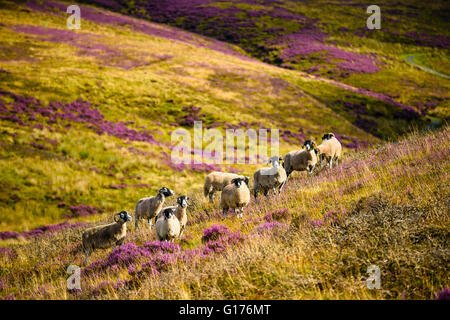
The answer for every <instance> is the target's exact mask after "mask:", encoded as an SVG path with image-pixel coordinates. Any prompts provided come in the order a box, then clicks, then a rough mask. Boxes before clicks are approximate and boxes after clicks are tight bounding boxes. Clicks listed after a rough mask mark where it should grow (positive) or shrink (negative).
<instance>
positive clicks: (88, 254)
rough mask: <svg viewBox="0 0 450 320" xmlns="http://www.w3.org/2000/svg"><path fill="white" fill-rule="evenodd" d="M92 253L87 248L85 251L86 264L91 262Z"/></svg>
mask: <svg viewBox="0 0 450 320" xmlns="http://www.w3.org/2000/svg"><path fill="white" fill-rule="evenodd" d="M90 254H91V252H90V250H89V249H87V250H85V251H84V255H85V258H84V264H85V265H88V264H89V256H90Z"/></svg>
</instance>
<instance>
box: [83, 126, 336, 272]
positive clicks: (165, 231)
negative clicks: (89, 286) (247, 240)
mask: <svg viewBox="0 0 450 320" xmlns="http://www.w3.org/2000/svg"><path fill="white" fill-rule="evenodd" d="M302 149H304V150H294V151H291V152H289V153H287V154H286V155H285V157H284V158H279V157H278V156H274V157H271V158H270V159H269V162H268V164H269V165H271V166H270V167H263V168H260V169H258V170H257V171H256V172H255V173H254V176H253V190H252V191H253V195H254V197H255V200H257V197H258V193H259V191H262V192H263V193H264V195H265V196H266V197H267V196H268V192H269V191H270V190H272V191H273V194H274V196H276V195H280V194H281V192H282V189H283V187H284V186H285V184H286V183H287V181H288V178H289V176H290V174H291V173H292V172H293V171H306V172H307V174H308V176H310V175H311V174H313V172H314V171H315V169H320V168H323V167H324V166H327V167H328V168H330V169H331V168H332V165H333V162H334V163H335V165H337V164H338V161H339V160H340V158H341V153H342V146H341V143H340V142H339V141H338V140H337V139H336V137H335V136H334V134H333V133H326V134H324V135H323V137H322V143H321V144H320V145H318V146H317V145H316V143H315V142H314V141H313V140H306V141H305V142H304V143H303V145H302ZM324 160H325V161H324ZM281 162H282V164H281ZM324 162H325V163H324ZM249 181H250V179H249V177H246V176H242V175H237V174H234V173H228V172H219V171H214V172H211V173H209V174H208V175H207V176H206V178H205V183H204V187H203V190H204V196H205V198H208V199H209V201H210V202H213V197H214V193H215V192H216V191H218V192H220V193H221V195H220V202H219V203H220V208H221V209H222V212H223V219H225V218H226V214H227V212H228V211H229V209H233V210H234V212H235V213H236V217H237V218H242V217H243V214H244V208H245V207H246V206H247V205H248V204H249V203H250V198H251V195H250V186H249ZM174 194H175V193H174V191H173V190H171V189H169V188H167V187H162V188H161V189H159V191H158V193H157V194H156V195H155V196H150V197H146V198H142V199H140V200H138V202H137V203H136V210H135V217H134V218H135V230H138V228H139V226H138V224H139V221H140V220H142V219H145V220H147V222H148V224H149V230H150V232H152V225H153V219H155V235H156V239H157V240H158V241H171V242H173V241H174V240H175V239H180V238H181V236H182V234H183V232H184V231H185V228H186V223H187V220H188V215H187V207H188V201H189V200H190V199H189V197H187V196H186V195H181V196H179V197H178V198H177V205H176V206H166V207H165V206H164V203H165V200H166V198H169V197H171V196H173V195H174ZM131 220H132V217H131V216H130V215H129V214H128V212H127V211H121V212H120V213H117V214H115V216H114V223H110V224H106V225H100V226H96V227H92V228H88V229H86V230H85V231H84V232H83V234H82V246H81V247H82V248H83V251H84V253H85V263H86V264H87V263H89V255H90V254H91V253H92V251H93V250H95V249H108V248H113V249H114V248H115V246H116V245H117V246H120V245H122V243H123V241H124V239H125V237H126V234H127V227H126V223H127V222H128V221H131Z"/></svg>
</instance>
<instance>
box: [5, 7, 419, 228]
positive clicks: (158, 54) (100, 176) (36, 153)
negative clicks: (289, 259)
mask: <svg viewBox="0 0 450 320" xmlns="http://www.w3.org/2000/svg"><path fill="white" fill-rule="evenodd" d="M58 6H59V7H55V8H56V9H54V10H48V11H42V9H41V8H40V7H39V6H37V7H36V6H34V5H26V4H14V3H12V2H5V1H3V2H2V6H1V9H0V15H1V18H2V25H1V26H0V33H1V36H2V37H1V39H2V40H1V46H2V53H1V54H2V57H1V59H0V69H1V72H0V78H1V88H0V89H1V93H0V102H1V108H2V115H1V119H0V121H1V125H2V130H1V135H0V141H1V146H2V147H1V148H0V152H1V157H0V167H1V172H2V173H1V181H2V184H3V185H4V186H5V188H2V191H1V192H0V208H1V210H2V212H3V213H5V218H4V219H2V220H1V221H0V227H1V230H10V231H27V230H30V229H32V228H34V227H37V226H40V225H44V224H48V223H56V222H60V221H61V220H63V219H65V218H66V217H73V219H75V220H76V221H79V220H86V219H88V220H89V217H87V218H86V217H81V218H78V216H80V215H81V216H83V215H89V214H90V213H96V212H100V211H103V212H111V211H113V210H117V208H125V209H131V208H133V207H134V204H135V202H136V200H137V199H139V198H141V197H143V196H148V195H151V194H154V193H155V192H156V190H158V189H159V188H160V187H161V186H162V185H167V186H170V187H171V188H173V189H174V190H176V191H177V192H179V193H185V192H187V191H188V190H190V189H191V188H197V187H199V186H200V185H201V183H202V181H203V177H204V174H205V172H209V171H211V170H213V169H222V170H232V169H230V167H231V166H228V165H215V166H208V165H194V166H189V165H188V166H187V167H185V168H183V167H179V166H175V165H174V164H173V163H172V162H171V161H170V154H171V152H170V142H171V140H170V137H171V136H170V134H171V133H172V132H173V131H174V130H176V129H177V128H179V127H184V128H187V129H189V130H191V132H192V129H191V127H192V124H193V120H202V121H203V126H204V128H208V127H217V128H218V129H220V130H223V131H224V130H225V129H226V128H244V129H245V128H254V129H258V128H269V129H270V128H274V129H280V130H281V131H280V140H281V146H280V153H281V154H284V153H286V152H287V151H288V150H292V148H298V146H299V145H300V144H301V143H302V142H303V140H304V139H306V138H309V137H313V138H315V139H318V138H319V137H321V136H322V134H323V132H327V131H335V132H337V133H338V134H339V138H340V139H341V140H342V142H343V144H344V147H346V148H347V151H349V152H351V151H352V149H353V150H354V149H355V148H358V147H364V146H367V145H368V144H370V143H374V142H376V141H379V138H378V137H379V136H382V135H386V136H392V135H393V134H395V133H397V132H399V131H401V130H404V128H407V126H408V124H409V123H410V122H409V120H410V118H409V113H408V111H407V109H404V108H403V106H396V105H392V104H389V103H387V102H385V101H383V100H379V99H376V98H372V97H367V96H364V95H360V94H357V93H353V92H351V91H349V90H346V89H343V88H338V87H336V86H334V85H331V84H328V83H326V82H323V81H320V80H314V79H310V78H307V77H305V76H303V75H302V74H299V73H297V72H295V71H291V70H285V69H281V68H277V67H274V66H271V65H267V64H264V63H261V62H258V61H257V60H252V59H250V58H248V57H247V56H245V55H244V54H243V53H242V51H240V50H239V49H236V48H235V47H231V46H229V45H227V44H224V43H219V42H217V41H216V40H210V39H206V38H204V37H200V36H196V35H193V34H189V33H186V32H183V31H180V30H177V29H173V28H170V27H164V26H161V25H156V24H152V23H148V22H144V21H140V20H135V19H132V18H128V17H125V16H120V15H117V14H111V13H107V12H105V11H100V10H98V9H94V8H90V7H86V6H82V7H81V8H82V14H83V17H84V19H83V20H82V28H81V30H79V31H77V30H74V31H71V30H68V29H66V27H65V25H66V18H67V14H66V13H65V8H66V4H59V5H58ZM58 8H59V9H58ZM328 99H335V100H336V101H338V100H339V101H338V102H336V105H340V106H342V107H344V108H347V110H348V112H347V113H345V115H344V114H343V115H338V114H336V113H335V110H334V109H333V108H331V107H329V104H328V101H326V100H328ZM405 110H406V111H405ZM376 114H383V115H384V117H379V116H377V117H378V118H377V121H379V125H378V124H377V123H376V121H375V120H370V119H369V118H370V117H372V118H374V119H375V115H376ZM379 119H384V120H383V121H381V120H379ZM361 128H362V129H361ZM400 128H402V129H401V130H400ZM234 167H235V169H234V170H240V171H241V172H242V173H245V174H247V175H252V173H253V172H254V170H255V168H256V166H248V165H245V166H243V165H241V166H234ZM87 205H89V206H91V207H93V208H92V210H91V209H89V210H88V212H87V213H86V212H85V211H86V210H85V208H84V206H87ZM80 206H81V207H80Z"/></svg>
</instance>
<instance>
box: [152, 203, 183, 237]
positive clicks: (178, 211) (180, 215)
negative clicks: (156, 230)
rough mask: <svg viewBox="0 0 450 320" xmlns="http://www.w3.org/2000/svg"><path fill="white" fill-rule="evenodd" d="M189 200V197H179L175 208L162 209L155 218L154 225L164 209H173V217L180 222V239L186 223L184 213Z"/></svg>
mask: <svg viewBox="0 0 450 320" xmlns="http://www.w3.org/2000/svg"><path fill="white" fill-rule="evenodd" d="M189 200H190V198H189V197H187V196H179V197H178V198H177V205H176V206H171V207H166V208H164V209H162V210H161V212H160V213H159V214H158V215H157V216H156V217H155V223H156V221H158V219H159V218H160V217H161V216H162V215H163V211H164V210H165V209H169V208H172V209H174V210H175V211H174V214H175V216H176V217H177V218H178V220H179V221H180V228H181V230H180V237H181V236H182V235H183V232H184V229H185V227H186V223H187V212H186V208H187V206H188V201H189Z"/></svg>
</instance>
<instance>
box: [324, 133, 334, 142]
mask: <svg viewBox="0 0 450 320" xmlns="http://www.w3.org/2000/svg"><path fill="white" fill-rule="evenodd" d="M333 137H334V134H333V133H332V132H328V133H325V134H324V135H323V137H322V140H330V139H331V138H333Z"/></svg>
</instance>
